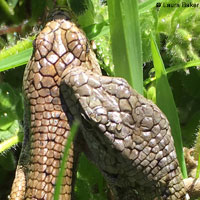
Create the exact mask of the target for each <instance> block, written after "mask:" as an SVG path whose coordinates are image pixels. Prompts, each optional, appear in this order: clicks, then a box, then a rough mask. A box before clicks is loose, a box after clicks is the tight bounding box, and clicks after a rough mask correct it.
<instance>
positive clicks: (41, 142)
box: [10, 11, 186, 200]
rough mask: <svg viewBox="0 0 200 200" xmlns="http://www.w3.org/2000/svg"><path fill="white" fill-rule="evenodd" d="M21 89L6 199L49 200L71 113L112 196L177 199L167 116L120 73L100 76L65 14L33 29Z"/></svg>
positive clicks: (66, 188)
mask: <svg viewBox="0 0 200 200" xmlns="http://www.w3.org/2000/svg"><path fill="white" fill-rule="evenodd" d="M23 90H24V96H25V102H26V105H25V137H24V143H23V150H22V153H21V155H20V160H19V163H18V166H17V170H16V176H15V180H14V183H13V186H12V191H11V195H10V199H11V200H24V199H25V200H28V199H31V200H51V199H53V193H54V187H55V181H56V177H57V174H58V171H59V165H60V159H61V158H62V152H63V150H64V146H65V143H66V140H67V138H68V135H69V130H70V123H71V122H72V121H73V119H74V118H78V119H79V120H80V121H81V132H82V135H83V137H84V139H85V141H86V144H87V147H88V151H89V152H90V153H89V154H90V156H89V159H91V160H92V161H93V162H94V163H95V164H96V165H97V167H98V168H99V169H100V171H101V172H102V174H103V175H104V177H105V179H106V180H107V182H108V185H109V187H110V188H111V190H112V193H113V195H114V196H115V199H120V200H125V199H126V200H132V199H135V200H136V199H138V200H140V199H141V200H147V199H148V200H149V199H152V200H156V199H163V200H164V199H167V200H175V199H185V195H186V192H185V189H184V184H183V180H182V177H181V173H180V169H179V166H178V161H177V159H176V153H175V149H174V144H173V138H172V136H171V132H170V127H169V123H168V120H167V119H166V117H165V116H164V114H163V113H162V112H161V111H160V109H159V108H158V107H157V106H156V105H154V104H153V103H152V102H151V101H149V100H147V99H145V98H144V97H143V96H141V95H139V94H138V93H137V92H136V91H135V90H133V89H132V88H131V87H130V86H129V85H128V83H127V82H126V81H125V80H124V79H122V78H114V77H106V76H102V74H101V71H100V68H99V65H98V62H97V60H96V57H95V55H94V53H93V51H92V50H91V48H90V46H89V45H88V41H87V38H86V36H85V34H84V33H83V31H81V30H80V29H79V28H78V27H77V26H76V24H75V23H73V22H72V21H71V17H70V16H69V14H68V13H66V12H64V11H57V12H56V14H55V15H53V18H52V20H51V21H49V22H48V23H47V24H46V26H45V27H44V29H43V30H42V31H41V32H40V33H39V34H38V36H37V38H36V40H35V43H34V52H33V55H32V58H31V60H30V62H29V63H28V65H27V67H26V69H25V73H24V80H23ZM78 139H79V137H77V138H76V139H75V141H74V143H73V144H72V145H71V149H70V154H69V157H68V160H67V163H66V170H65V177H64V181H63V184H62V191H61V194H60V199H61V200H64V199H65V200H70V199H73V198H74V197H73V185H74V180H75V173H76V164H77V159H78V155H79V147H78V144H77V142H76V141H78ZM86 154H87V153H86Z"/></svg>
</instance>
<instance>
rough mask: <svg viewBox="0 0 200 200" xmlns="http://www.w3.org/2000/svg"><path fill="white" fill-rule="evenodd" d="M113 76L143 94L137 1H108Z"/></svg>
mask: <svg viewBox="0 0 200 200" xmlns="http://www.w3.org/2000/svg"><path fill="white" fill-rule="evenodd" d="M108 11H109V22H110V34H111V44H112V54H113V62H114V65H115V74H116V76H120V77H123V78H125V79H126V80H127V81H128V82H129V84H130V85H132V86H133V87H134V88H135V89H136V90H137V91H138V92H139V93H141V94H142V93H143V73H142V45H141V35H140V24H139V15H138V3H137V0H121V1H115V0H108Z"/></svg>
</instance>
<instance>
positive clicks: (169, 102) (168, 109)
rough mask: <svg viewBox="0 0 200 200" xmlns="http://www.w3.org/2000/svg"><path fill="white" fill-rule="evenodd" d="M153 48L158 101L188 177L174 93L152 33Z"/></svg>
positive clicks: (179, 159)
mask: <svg viewBox="0 0 200 200" xmlns="http://www.w3.org/2000/svg"><path fill="white" fill-rule="evenodd" d="M151 50H152V57H153V63H154V68H155V73H156V102H157V105H158V106H159V107H160V109H161V110H162V111H163V112H164V113H165V115H166V116H167V118H168V120H169V122H170V126H171V129H172V135H173V138H174V145H175V148H176V153H177V158H178V161H179V164H180V168H181V171H182V174H183V177H184V178H186V177H187V170H186V165H185V160H184V155H183V145H182V139H181V129H180V123H179V118H178V113H177V110H176V105H175V102H174V98H173V94H172V91H171V88H170V86H169V83H168V79H167V73H166V71H165V67H164V64H163V61H162V58H161V56H160V53H159V50H158V47H157V45H156V42H155V40H154V38H153V36H152V35H151Z"/></svg>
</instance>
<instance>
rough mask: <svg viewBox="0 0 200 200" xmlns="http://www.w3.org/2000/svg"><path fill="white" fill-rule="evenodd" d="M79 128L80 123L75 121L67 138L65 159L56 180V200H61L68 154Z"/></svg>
mask: <svg viewBox="0 0 200 200" xmlns="http://www.w3.org/2000/svg"><path fill="white" fill-rule="evenodd" d="M78 127H79V122H77V121H75V122H74V123H73V125H72V127H71V131H70V134H69V137H68V138H67V143H66V145H65V150H64V153H63V158H62V161H61V165H60V171H59V174H58V177H57V180H56V187H55V193H54V200H59V194H60V190H61V185H62V180H63V176H64V172H65V163H66V160H67V157H68V152H69V149H70V146H71V143H72V141H73V139H74V136H75V134H76V132H77V130H78Z"/></svg>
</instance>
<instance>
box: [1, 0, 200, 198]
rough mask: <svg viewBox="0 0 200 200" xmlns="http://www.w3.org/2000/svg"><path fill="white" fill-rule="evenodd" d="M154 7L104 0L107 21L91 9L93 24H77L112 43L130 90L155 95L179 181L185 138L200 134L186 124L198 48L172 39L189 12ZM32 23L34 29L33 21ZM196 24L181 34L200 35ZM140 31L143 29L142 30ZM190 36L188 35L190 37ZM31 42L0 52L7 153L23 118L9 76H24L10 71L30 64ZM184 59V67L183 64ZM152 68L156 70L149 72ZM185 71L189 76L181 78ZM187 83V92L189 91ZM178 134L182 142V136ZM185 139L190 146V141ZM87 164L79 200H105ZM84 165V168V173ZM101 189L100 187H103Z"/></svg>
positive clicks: (193, 103)
mask: <svg viewBox="0 0 200 200" xmlns="http://www.w3.org/2000/svg"><path fill="white" fill-rule="evenodd" d="M22 2H23V1H22ZM37 2H39V1H37ZM93 2H94V3H95V2H96V0H93ZM157 2H162V1H153V0H147V1H145V2H144V3H140V4H138V2H137V1H136V0H132V1H131V0H120V1H115V0H108V11H109V13H108V16H109V19H108V18H106V17H105V16H104V15H103V14H98V15H97V14H96V16H95V15H93V14H92V13H94V10H92V11H91V10H89V11H87V12H88V13H89V14H87V16H86V20H87V17H88V16H90V19H89V21H90V22H91V24H90V25H88V24H87V25H84V19H83V20H81V21H82V22H83V24H81V26H82V27H83V28H84V30H85V32H86V34H87V36H88V38H89V39H95V40H98V39H99V38H101V37H104V36H106V38H110V40H111V47H112V55H111V53H110V52H109V51H108V55H107V56H109V57H112V58H113V63H114V65H115V75H116V76H120V77H124V78H125V79H127V81H128V82H129V83H130V84H131V85H132V87H134V88H135V89H136V90H137V91H138V92H139V93H140V94H143V93H144V95H146V93H148V90H149V88H152V87H153V88H154V90H153V96H155V97H156V103H157V105H158V106H159V107H160V108H161V110H162V111H163V112H164V113H165V114H166V116H167V118H168V120H169V122H170V125H171V128H172V134H173V137H174V142H175V147H176V152H177V156H178V160H179V163H180V166H181V171H182V174H183V177H184V178H186V177H187V171H186V166H185V161H184V156H183V145H182V143H184V144H188V147H191V146H193V144H194V140H193V139H188V138H191V137H192V136H191V135H192V134H195V133H196V130H198V126H199V119H197V120H196V121H195V123H194V121H193V122H190V120H189V119H190V118H191V119H193V117H194V115H196V116H199V115H198V113H197V112H198V110H199V109H200V108H199V103H198V102H199V96H200V95H198V88H197V85H198V84H197V82H195V80H196V77H198V76H199V75H198V70H197V69H196V66H198V65H200V59H199V58H198V56H196V52H198V51H199V49H200V48H199V47H198V46H192V47H191V45H193V44H192V43H191V44H189V43H188V41H185V40H187V37H183V41H182V42H180V38H178V41H179V43H178V45H180V46H178V45H177V44H176V39H177V38H174V37H176V36H177V35H176V32H173V27H176V23H179V25H180V26H181V25H182V24H183V23H184V20H183V19H182V18H181V20H182V21H181V20H180V17H184V19H185V18H186V16H190V15H189V14H190V13H189V14H188V12H189V11H188V9H187V12H186V10H184V11H185V12H183V13H185V15H184V14H181V15H180V12H178V10H176V9H174V10H175V11H174V10H173V12H170V16H168V15H167V14H166V13H165V10H164V8H161V9H160V11H158V10H156V9H155V5H156V3H157ZM1 3H3V4H1ZM5 3H6V1H1V2H0V7H1V5H2V7H1V8H2V9H4V8H5V12H4V13H6V15H5V17H6V20H5V21H9V23H11V22H12V23H15V21H16V20H17V21H18V20H20V19H19V18H16V19H15V15H16V13H13V12H14V11H15V9H13V8H12V9H11V10H9V9H8V8H9V5H8V4H7V5H6V4H5ZM59 4H60V5H61V4H63V1H62V0H61V1H59ZM5 5H6V6H5ZM77 5H78V4H77ZM42 6H44V7H45V6H47V5H43V4H41V6H40V7H41V8H42ZM35 8H37V6H35ZM18 9H19V8H18ZM21 9H24V8H21ZM89 9H94V7H92V6H90V8H89ZM99 9H101V8H99ZM33 12H37V9H35V10H34V11H33ZM38 12H39V11H38ZM40 12H41V11H40ZM21 13H22V12H21ZM25 13H26V12H25ZM99 13H101V11H99ZM174 13H175V14H174ZM145 14H148V16H150V17H144V19H145V20H143V19H142V16H143V15H144V16H146V15H145ZM179 15H180V17H179ZM183 15H184V16H183ZM13 16H14V17H13ZM33 16H40V14H39V13H38V14H33ZM81 17H82V18H84V16H80V18H81ZM161 17H162V18H163V19H165V17H166V19H167V20H166V21H165V24H164V25H163V24H162V20H161ZM193 19H194V17H193ZM153 20H154V21H153ZM30 21H31V23H32V24H33V20H30ZM145 21H146V22H147V23H146V25H145V26H144V25H143V24H145V23H144V22H145ZM166 23H170V26H168V24H166ZM195 23H196V22H194V24H193V23H190V24H189V25H190V27H189V28H188V27H186V25H185V24H184V26H183V27H182V29H183V28H185V29H186V28H188V29H187V32H186V31H185V32H186V33H188V30H190V29H191V30H193V32H194V36H193V37H195V38H196V37H197V36H196V35H198V32H199V30H198V26H196V24H195ZM189 25H188V26H189ZM148 26H150V28H148ZM192 26H193V27H192ZM141 27H142V28H143V29H142V28H141ZM144 27H146V30H145V31H144ZM166 27H171V29H170V30H168V29H166ZM170 31H171V33H170ZM195 31H196V32H195ZM185 32H184V33H185ZM109 33H110V36H109ZM150 33H152V35H153V36H152V37H150ZM161 33H162V34H161ZM195 33H196V35H195ZM163 34H165V37H167V39H165V37H164V38H163ZM170 34H171V35H170ZM179 35H180V33H179ZM188 35H192V34H189V33H188ZM177 37H178V36H177ZM23 38H24V37H23ZM33 39H34V36H33V37H27V38H24V39H23V40H20V41H19V42H18V43H17V44H16V45H14V46H10V47H9V48H5V49H4V50H1V52H0V72H3V73H1V76H0V99H2V98H3V99H5V101H8V102H9V101H10V100H9V98H8V97H7V96H5V95H3V94H2V93H1V90H2V83H3V81H5V82H6V81H7V82H8V83H9V84H10V85H12V87H13V88H14V92H12V91H11V90H10V88H9V87H7V86H6V87H5V88H6V90H7V91H8V92H9V94H12V93H14V98H13V99H15V100H16V101H15V102H12V103H11V104H9V106H6V105H4V104H2V102H0V116H1V113H5V111H6V112H7V113H8V114H10V113H13V112H16V113H17V114H16V115H14V116H13V115H11V114H10V115H8V118H9V116H10V118H9V120H5V124H2V122H4V121H2V120H0V121H1V122H0V152H6V151H8V149H10V147H12V146H15V145H16V144H17V143H18V142H20V141H22V137H21V132H22V129H20V126H19V125H18V129H17V130H18V131H14V130H16V129H14V128H12V126H13V127H14V126H15V127H16V124H14V123H16V120H18V121H21V120H22V118H23V117H22V115H21V114H20V112H23V106H20V104H21V100H19V99H18V98H17V95H19V93H20V88H21V82H22V80H20V81H21V82H15V81H14V80H15V79H14V78H11V77H15V74H16V76H17V77H19V76H22V73H20V68H18V69H17V70H14V68H15V67H20V66H23V65H24V64H26V63H27V62H28V60H29V59H30V56H31V53H32V41H33ZM165 42H166V43H167V45H168V46H167V47H168V48H171V49H170V50H171V51H167V50H166V49H165V48H166V46H164V44H165ZM173 42H174V43H173ZM103 44H105V47H104V49H103V51H104V52H105V50H106V48H107V46H109V45H110V43H107V41H106V42H105V40H103V42H101V45H103ZM181 45H183V46H181ZM184 45H186V46H184ZM177 46H178V47H177ZM172 47H177V48H172ZM187 47H190V48H187ZM187 49H189V50H188V51H187V52H186V51H184V50H187ZM144 51H147V52H148V53H147V54H148V55H149V57H148V59H146V58H145V55H144ZM170 52H171V54H170ZM190 55H191V57H190ZM161 56H162V58H161ZM192 56H193V57H192ZM169 58H170V59H171V60H172V61H171V60H170V59H169ZM186 58H189V59H186ZM146 60H148V63H146ZM183 60H184V62H182V61H183ZM152 62H153V64H152ZM143 64H145V66H146V67H144V66H143ZM149 66H150V69H151V71H153V73H151V71H150V72H148V67H149ZM152 66H154V67H153V68H152ZM8 69H11V70H9V71H8V72H7V71H6V70H8ZM18 71H19V72H18ZM21 71H22V70H21ZM185 71H186V72H187V73H189V74H187V73H185ZM190 72H191V74H190ZM154 73H155V74H154ZM6 74H9V76H10V78H7V76H6ZM152 74H153V75H152ZM1 77H3V78H1ZM174 77H175V78H174ZM190 77H191V79H190ZM143 79H144V81H143ZM174 79H175V80H174ZM188 79H189V81H188ZM193 80H194V82H193ZM188 83H189V86H190V87H188ZM143 85H144V87H143ZM188 88H189V89H188ZM1 97H2V98H1ZM180 97H181V99H180ZM5 127H7V128H5ZM186 127H187V130H190V132H189V133H186V135H183V134H182V133H185V132H188V131H185V130H186ZM188 127H189V129H188ZM181 131H182V133H181ZM72 135H73V134H72ZM182 135H183V136H184V137H182ZM182 138H185V140H182ZM188 140H190V141H192V142H188ZM66 151H67V150H66ZM66 155H67V154H66ZM10 160H11V159H10ZM9 162H10V161H9ZM87 162H88V161H86V159H81V163H80V169H79V171H78V180H77V182H78V186H77V187H76V192H77V196H78V198H77V199H81V197H82V196H83V197H86V196H87V199H89V198H91V199H95V200H96V199H101V200H102V199H105V198H106V197H105V193H104V195H103V194H101V195H99V194H94V193H93V190H92V189H91V188H93V187H94V181H95V180H101V183H97V185H98V184H99V185H98V188H100V189H99V190H100V191H101V192H102V191H104V190H105V188H104V186H105V183H104V182H103V179H102V177H101V175H100V174H98V172H97V171H95V170H94V168H92V167H91V168H90V167H89V166H90V164H88V163H87ZM83 166H88V167H87V169H85V168H84V167H83ZM0 168H1V169H2V168H3V164H1V163H0ZM198 169H199V168H198ZM61 171H62V170H61ZM88 171H93V175H92V176H91V177H88V176H90V175H88ZM4 172H6V169H3V170H2V172H0V176H1V177H2V181H0V186H1V184H3V183H4V179H3V177H4V176H3V174H5V173H4ZM97 174H98V175H97ZM5 180H6V178H5ZM1 182H2V183H1ZM102 184H103V185H104V186H102ZM83 186H84V187H83ZM57 187H58V186H57ZM56 194H59V190H58V192H56ZM0 198H1V196H0Z"/></svg>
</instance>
